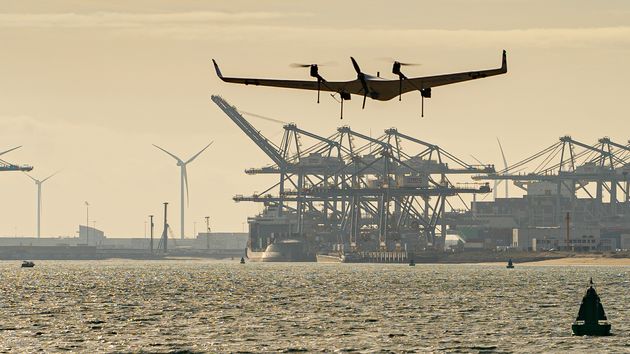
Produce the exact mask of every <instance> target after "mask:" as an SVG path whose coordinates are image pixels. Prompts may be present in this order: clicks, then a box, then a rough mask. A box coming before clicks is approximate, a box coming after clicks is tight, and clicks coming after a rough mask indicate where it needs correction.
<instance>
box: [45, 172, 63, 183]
mask: <svg viewBox="0 0 630 354" xmlns="http://www.w3.org/2000/svg"><path fill="white" fill-rule="evenodd" d="M59 172H60V171H57V172H55V173H53V174H51V175H50V176H48V177H46V178H44V179H43V180H42V181H41V183H44V182H46V180H48V179H50V178H52V177H53V176H54V175H56V174H57V173H59Z"/></svg>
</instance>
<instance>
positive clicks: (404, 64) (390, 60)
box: [379, 57, 422, 66]
mask: <svg viewBox="0 0 630 354" xmlns="http://www.w3.org/2000/svg"><path fill="white" fill-rule="evenodd" d="M379 60H382V61H387V62H390V63H398V64H400V65H401V66H421V65H422V64H421V63H406V62H401V61H400V60H397V59H394V58H392V57H381V58H379Z"/></svg>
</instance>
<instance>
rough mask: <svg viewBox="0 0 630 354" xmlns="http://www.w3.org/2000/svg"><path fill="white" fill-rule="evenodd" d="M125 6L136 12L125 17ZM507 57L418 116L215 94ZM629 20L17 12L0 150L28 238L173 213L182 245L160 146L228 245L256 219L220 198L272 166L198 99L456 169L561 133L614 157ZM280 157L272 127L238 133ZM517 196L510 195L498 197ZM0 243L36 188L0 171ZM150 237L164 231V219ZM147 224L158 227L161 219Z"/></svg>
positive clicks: (490, 14)
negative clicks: (179, 161) (259, 83)
mask: <svg viewBox="0 0 630 354" xmlns="http://www.w3.org/2000/svg"><path fill="white" fill-rule="evenodd" d="M130 3H132V5H130ZM502 49H506V50H507V51H508V61H509V73H508V74H507V75H503V76H497V77H493V78H488V79H485V80H479V81H475V82H468V83H462V84H457V85H451V86H446V87H440V88H436V89H434V90H433V96H434V97H433V98H432V99H430V100H429V101H427V102H426V103H427V106H426V116H425V118H422V119H421V118H419V113H420V100H419V97H418V96H419V95H417V94H415V93H410V94H407V95H405V96H404V97H403V101H402V102H398V101H397V100H392V101H389V102H377V101H370V100H368V102H367V107H366V109H365V110H364V111H362V110H361V109H360V108H361V107H360V106H361V100H360V99H358V98H355V99H353V100H352V101H350V102H348V104H347V105H346V110H345V119H344V120H343V121H340V120H339V116H338V110H339V106H338V104H337V103H336V102H335V101H334V100H332V99H331V98H329V97H328V96H327V95H323V96H322V98H323V99H322V103H321V104H319V105H317V104H316V103H315V99H316V96H315V93H313V92H307V91H294V90H283V89H274V88H260V87H245V86H240V85H230V84H225V83H223V82H221V81H220V80H219V79H217V78H216V76H215V74H214V71H213V69H212V67H211V62H210V59H211V58H215V59H216V60H217V61H218V62H219V64H220V65H221V69H222V71H223V73H224V74H226V75H234V76H261V77H273V78H292V79H308V78H309V77H308V70H297V69H292V68H289V67H288V64H289V63H292V62H306V63H311V62H330V61H333V62H336V63H337V65H335V66H327V67H322V68H321V69H320V72H321V74H322V75H323V76H324V77H325V78H327V79H329V80H346V79H348V80H349V79H353V78H354V77H355V73H354V71H353V69H352V66H351V64H350V60H349V56H350V55H352V56H354V57H355V58H356V59H357V60H358V62H359V64H360V65H361V68H362V69H363V70H364V71H365V72H368V73H375V72H376V71H380V72H381V73H382V75H383V76H388V77H389V76H391V74H389V72H390V70H391V63H388V62H386V61H383V60H382V58H383V57H393V58H397V59H400V60H405V61H412V62H420V63H422V64H423V65H422V66H420V67H413V68H409V69H408V70H406V73H407V74H408V75H409V76H414V75H432V74H441V73H447V72H452V71H461V70H473V69H485V68H493V67H497V66H498V65H499V64H500V53H501V50H502ZM628 54H630V2H628V1H624V0H618V1H605V0H604V1H583V0H566V1H549V0H544V1H542V0H541V1H532V0H528V1H524V0H523V1H521V0H459V1H456V0H451V1H439V2H436V1H360V2H354V1H352V2H350V1H342V2H339V1H313V2H306V1H254V0H252V1H215V2H207V1H185V0H184V1H176V2H174V1H135V2H129V1H109V2H107V4H103V2H96V1H91V2H90V1H79V0H77V1H55V2H41V1H13V2H1V3H0V151H2V150H5V149H8V148H10V147H13V146H17V145H23V148H22V149H20V150H17V151H15V152H12V153H10V154H7V155H4V156H3V157H2V158H3V159H6V160H8V161H11V162H15V163H29V164H32V165H34V166H35V169H34V170H33V172H32V175H33V176H35V177H36V178H44V177H46V176H47V175H49V174H51V173H53V172H55V171H57V170H62V171H61V172H60V173H59V175H57V176H55V177H53V178H52V179H50V180H49V181H47V182H46V183H45V184H44V185H43V215H42V234H43V235H46V236H58V235H74V233H75V231H76V230H77V229H78V227H77V225H78V224H79V223H84V222H85V206H84V201H86V200H87V201H89V202H90V204H91V207H90V215H91V216H90V219H92V220H96V226H97V227H98V228H102V229H103V230H104V231H105V233H106V235H109V236H142V235H143V233H144V222H145V220H146V219H147V217H146V216H147V215H149V214H156V215H161V206H162V204H161V203H162V202H163V201H169V202H171V206H172V208H171V213H170V224H171V226H172V228H173V230H174V231H175V233H177V234H178V230H179V223H180V220H179V212H178V211H179V170H178V167H177V166H176V165H175V161H174V160H173V159H172V158H170V157H168V156H167V155H165V154H164V153H162V152H160V151H158V150H157V149H155V148H154V147H153V146H152V145H151V144H158V145H160V146H162V147H164V148H166V149H167V150H170V151H172V152H174V153H175V154H178V155H180V156H181V157H182V158H188V157H190V156H191V155H192V154H193V153H195V152H196V151H197V150H199V149H201V148H202V147H203V146H205V145H206V144H207V143H208V142H209V141H211V140H214V141H215V143H214V145H212V146H211V147H210V148H209V149H208V150H207V151H206V152H205V153H204V154H203V155H201V156H200V157H199V158H198V159H197V160H196V161H194V162H193V163H192V164H191V165H189V168H188V173H189V182H190V207H189V208H188V209H187V221H186V222H187V224H186V225H187V226H186V227H187V231H188V235H190V236H192V231H193V222H195V221H196V222H197V231H200V230H201V229H202V224H203V217H204V216H206V215H209V216H210V217H211V220H212V221H211V223H212V228H213V230H217V231H240V230H241V229H242V227H243V222H244V221H246V218H247V216H251V215H254V214H255V213H257V212H259V211H260V210H261V206H259V205H255V204H251V203H240V204H237V203H234V202H233V201H232V199H231V198H232V197H233V196H234V195H235V194H251V193H252V192H254V191H262V190H264V189H265V188H266V187H267V186H268V185H270V183H272V182H273V181H274V180H275V178H273V177H270V176H248V175H245V174H244V173H243V170H244V169H246V168H250V167H261V166H264V165H267V164H269V163H270V161H269V159H268V158H266V156H265V155H264V154H263V153H262V152H261V151H259V149H258V148H256V147H255V145H254V144H253V143H252V142H251V141H250V140H249V139H248V138H247V137H245V135H244V134H243V133H242V132H241V131H240V130H239V129H238V128H237V127H236V126H235V125H234V124H233V123H232V122H231V121H230V120H229V119H228V118H227V116H225V115H224V114H223V113H222V112H221V111H220V110H219V109H218V108H217V107H216V106H215V105H214V103H212V101H210V95H211V94H221V95H223V96H224V97H225V98H226V99H227V100H228V101H230V102H231V103H232V104H234V105H236V106H238V107H239V108H242V109H243V110H245V111H250V112H256V113H258V114H262V115H266V116H270V117H275V118H278V119H281V120H285V121H294V122H296V123H297V124H298V126H300V127H301V128H303V129H305V130H310V131H313V132H314V133H317V134H321V135H330V134H332V133H333V132H334V130H335V129H336V127H338V126H341V125H345V124H347V125H350V126H351V127H352V128H353V129H355V130H357V131H361V132H364V133H368V132H369V131H370V129H371V131H372V133H373V134H374V135H377V134H379V133H380V132H382V131H383V130H384V129H386V128H389V127H397V128H398V129H399V130H400V131H402V132H404V133H406V134H409V135H413V136H416V137H418V138H420V139H423V140H426V141H430V142H432V143H435V144H438V145H440V146H441V147H443V148H445V149H446V150H448V151H450V152H452V153H454V154H455V155H458V156H460V157H461V158H463V159H465V160H468V161H471V162H472V159H471V158H470V154H473V155H475V156H476V157H477V158H479V159H481V160H482V161H484V162H487V163H497V164H498V163H499V161H500V154H499V151H498V147H497V143H496V137H499V138H500V139H501V141H502V143H503V147H504V149H505V151H506V154H507V158H508V160H509V161H512V162H514V161H517V160H520V159H522V158H524V157H526V156H528V155H530V154H533V153H535V152H537V151H539V150H541V149H542V148H544V147H546V146H548V145H551V144H552V143H554V142H556V141H557V138H558V137H559V136H561V135H564V134H571V135H572V136H573V137H574V138H575V139H577V140H580V141H584V142H587V143H589V144H590V143H593V142H595V141H596V139H597V138H600V137H602V136H610V137H611V138H612V139H613V140H617V141H619V142H626V141H627V140H628V138H630V129H628V123H627V122H628V119H629V117H628V113H627V112H628V110H627V101H628V95H629V94H630V90H629V89H628V82H630V68H629V65H628V58H629V55H628ZM251 122H252V124H254V125H255V126H256V127H258V128H259V129H260V130H261V131H262V132H263V133H264V134H265V135H267V136H268V137H269V138H271V139H272V140H274V141H279V139H280V137H281V134H282V127H281V126H280V125H278V124H274V123H270V122H267V121H261V120H255V119H253V118H252V119H251ZM512 190H513V194H515V193H516V192H517V191H516V189H515V188H513V189H512ZM0 195H1V196H2V198H1V203H0V235H6V236H8V235H15V234H17V235H34V234H35V206H36V187H35V185H34V183H33V182H32V181H31V180H30V179H28V178H27V177H26V176H23V175H22V174H21V173H13V172H11V173H9V172H6V173H0ZM159 219H161V217H160V218H159ZM158 223H159V221H158Z"/></svg>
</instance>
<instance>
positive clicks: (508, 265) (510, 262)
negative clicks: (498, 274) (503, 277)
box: [505, 258, 514, 269]
mask: <svg viewBox="0 0 630 354" xmlns="http://www.w3.org/2000/svg"><path fill="white" fill-rule="evenodd" d="M505 268H508V269H512V268H514V263H512V258H510V259H508V264H507V265H506V266H505Z"/></svg>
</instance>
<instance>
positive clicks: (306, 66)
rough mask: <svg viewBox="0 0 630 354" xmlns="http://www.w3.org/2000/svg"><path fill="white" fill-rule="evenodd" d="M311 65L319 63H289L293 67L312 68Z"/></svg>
mask: <svg viewBox="0 0 630 354" xmlns="http://www.w3.org/2000/svg"><path fill="white" fill-rule="evenodd" d="M311 65H317V64H300V63H291V64H289V66H290V67H292V68H310V67H311Z"/></svg>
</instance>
